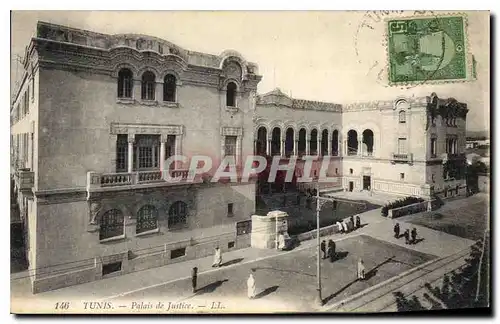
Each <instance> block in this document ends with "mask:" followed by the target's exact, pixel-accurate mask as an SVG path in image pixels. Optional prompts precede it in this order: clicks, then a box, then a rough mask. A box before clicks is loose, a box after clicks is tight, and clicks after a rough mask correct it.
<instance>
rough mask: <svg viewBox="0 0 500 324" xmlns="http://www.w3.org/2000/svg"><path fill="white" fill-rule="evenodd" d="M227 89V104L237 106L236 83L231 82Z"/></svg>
mask: <svg viewBox="0 0 500 324" xmlns="http://www.w3.org/2000/svg"><path fill="white" fill-rule="evenodd" d="M226 90H227V91H226V106H228V107H236V84H235V83H234V82H229V83H228V85H227V89H226Z"/></svg>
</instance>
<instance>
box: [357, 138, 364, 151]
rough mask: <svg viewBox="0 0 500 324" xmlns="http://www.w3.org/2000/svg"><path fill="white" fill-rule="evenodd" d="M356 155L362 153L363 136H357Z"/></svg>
mask: <svg viewBox="0 0 500 324" xmlns="http://www.w3.org/2000/svg"><path fill="white" fill-rule="evenodd" d="M358 155H361V156H362V155H363V137H362V136H358Z"/></svg>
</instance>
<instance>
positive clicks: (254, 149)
mask: <svg viewBox="0 0 500 324" xmlns="http://www.w3.org/2000/svg"><path fill="white" fill-rule="evenodd" d="M257 143H258V141H257V140H256V139H254V140H253V154H254V155H256V154H257Z"/></svg>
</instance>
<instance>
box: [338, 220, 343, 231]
mask: <svg viewBox="0 0 500 324" xmlns="http://www.w3.org/2000/svg"><path fill="white" fill-rule="evenodd" d="M337 227H338V228H339V232H340V233H344V227H343V226H342V224H341V223H340V222H339V221H337Z"/></svg>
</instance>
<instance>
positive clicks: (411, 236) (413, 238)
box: [394, 223, 417, 244]
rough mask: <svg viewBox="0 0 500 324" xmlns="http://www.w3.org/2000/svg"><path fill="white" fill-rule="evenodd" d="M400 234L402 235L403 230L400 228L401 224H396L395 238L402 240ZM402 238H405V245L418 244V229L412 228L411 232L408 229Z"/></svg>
mask: <svg viewBox="0 0 500 324" xmlns="http://www.w3.org/2000/svg"><path fill="white" fill-rule="evenodd" d="M400 233H401V228H400V226H399V223H396V225H394V237H395V238H397V239H398V238H400V237H401V235H400ZM402 236H403V237H404V238H405V244H416V243H417V229H416V228H415V227H414V228H412V230H411V232H410V230H409V229H406V230H405V231H404V232H403V235H402Z"/></svg>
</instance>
